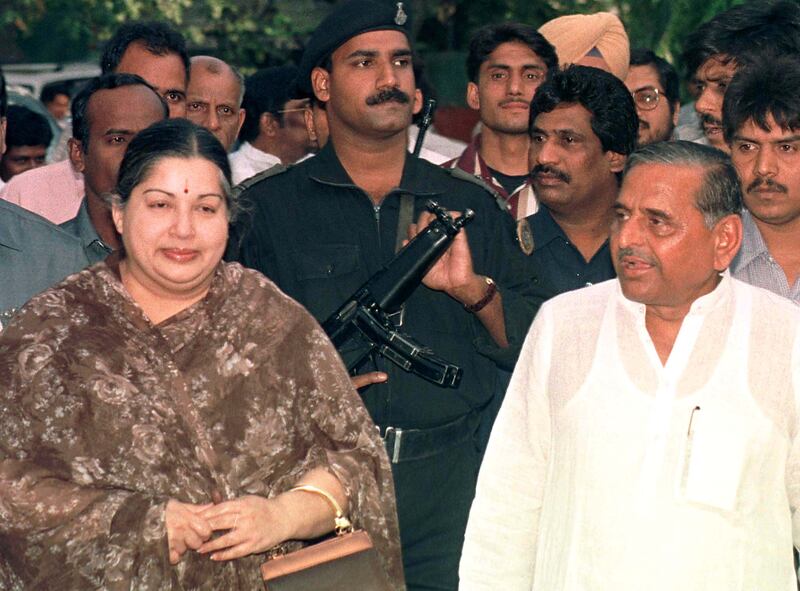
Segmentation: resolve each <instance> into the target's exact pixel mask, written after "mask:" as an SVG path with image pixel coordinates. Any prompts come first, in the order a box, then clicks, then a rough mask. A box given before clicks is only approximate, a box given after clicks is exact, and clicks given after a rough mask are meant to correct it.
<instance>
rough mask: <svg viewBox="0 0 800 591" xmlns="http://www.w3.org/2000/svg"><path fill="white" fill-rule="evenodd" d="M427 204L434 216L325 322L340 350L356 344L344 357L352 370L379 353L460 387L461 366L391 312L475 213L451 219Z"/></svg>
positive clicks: (423, 375)
mask: <svg viewBox="0 0 800 591" xmlns="http://www.w3.org/2000/svg"><path fill="white" fill-rule="evenodd" d="M426 207H427V209H428V211H430V212H431V213H433V214H435V215H436V219H434V220H433V221H432V222H431V223H430V224H429V225H428V227H427V228H425V229H424V230H423V231H422V232H420V233H419V234H417V235H416V236H415V237H414V239H413V240H411V241H410V242H409V243H408V244H407V245H406V246H405V247H403V248H402V249H401V250H400V251H398V253H397V254H396V255H395V256H394V258H393V259H392V260H391V261H389V262H388V263H387V264H386V265H385V266H384V267H383V268H382V269H381V270H380V271H378V272H377V273H375V274H374V275H373V276H372V277H370V278H369V279H368V280H367V282H366V283H365V284H364V285H362V286H361V287H360V288H359V289H358V290H357V291H356V292H355V293H354V294H353V295H352V296H350V298H348V300H347V301H346V302H345V303H344V305H342V306H341V307H340V308H339V309H338V310H337V311H336V312H334V313H333V314H332V315H331V316H330V317H329V318H328V319H327V320H326V321H325V322H324V323H323V324H322V328H323V329H324V330H325V332H326V333H328V336H329V337H330V339H331V341H333V344H334V346H335V347H336V348H337V349H338V350H339V352H340V353H343V352H349V351H350V350H352V349H353V348H358V351H359V353H358V354H357V355H356V356H355V358H354V359H352V360H350V361H347V362H346V363H347V369H348V370H349V371H350V372H351V373H354V372H356V371H357V370H358V369H359V368H360V367H361V366H362V365H363V364H364V362H365V361H366V360H367V358H368V357H369V356H371V355H374V354H376V353H377V354H379V355H381V356H383V357H385V358H386V359H388V360H389V361H391V362H392V363H395V364H396V365H398V366H399V367H401V368H403V369H404V370H406V371H409V372H412V373H414V374H416V375H418V376H420V377H421V378H424V379H426V380H428V381H430V382H433V383H434V384H439V385H440V386H446V387H450V388H456V387H458V383H459V381H460V380H461V374H462V371H461V368H460V367H458V366H456V365H453V364H451V363H448V362H447V361H445V360H444V359H442V358H440V357H438V356H437V355H436V354H435V353H434V352H433V351H432V350H431V349H429V348H428V347H425V346H424V345H421V344H419V343H417V342H416V341H414V339H412V338H411V337H410V336H408V335H406V334H403V333H401V332H400V331H399V330H397V326H396V325H395V323H394V322H393V321H392V318H391V316H392V315H396V314H398V313H399V314H400V315H401V316H402V313H403V304H404V302H405V301H406V300H407V299H408V298H409V297H411V294H412V293H413V292H414V290H415V289H416V288H417V287H418V286H419V284H420V283H422V278H423V277H424V276H425V274H426V273H427V272H428V270H429V269H430V268H431V267H432V266H433V264H434V263H435V262H436V261H437V260H438V259H439V257H441V256H442V255H443V254H444V252H445V251H446V250H447V248H448V247H449V246H450V243H451V242H452V241H453V239H454V238H455V236H456V234H458V233H459V231H461V228H462V227H464V226H465V225H466V224H467V223H469V222H470V221H471V220H472V218H473V217H475V213H474V212H473V211H472V210H470V209H467V210H466V211H465V212H464V213H463V215H462V216H461V217H460V218H458V219H456V220H453V218H452V217H450V215H449V214H448V213H447V212H446V211H445V210H444V209H443V208H441V207H439V206H438V205H437V204H436V203H435V202H433V201H428V203H427V205H426Z"/></svg>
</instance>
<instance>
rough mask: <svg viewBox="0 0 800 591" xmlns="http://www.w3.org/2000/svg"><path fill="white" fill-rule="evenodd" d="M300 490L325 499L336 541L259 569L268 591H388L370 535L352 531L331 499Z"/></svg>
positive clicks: (279, 558) (305, 488) (282, 557)
mask: <svg viewBox="0 0 800 591" xmlns="http://www.w3.org/2000/svg"><path fill="white" fill-rule="evenodd" d="M294 490H302V491H305V492H311V493H315V494H319V495H321V496H324V497H325V498H326V499H327V500H328V502H330V503H331V505H332V506H333V508H334V511H335V512H336V530H335V531H336V537H334V538H331V539H329V540H325V541H324V542H319V543H318V544H313V545H311V546H307V547H305V548H302V549H300V550H297V551H295V552H291V553H289V554H283V555H279V556H275V557H274V558H271V559H270V560H268V561H267V562H265V563H264V564H262V565H261V576H262V578H263V579H264V587H265V588H266V590H267V591H353V590H357V591H390V590H391V586H390V585H389V581H388V580H387V577H386V573H385V571H384V569H383V566H382V565H381V561H380V559H379V558H378V554H377V552H376V551H375V548H373V546H372V540H370V539H369V534H367V532H365V531H363V530H358V531H353V527H352V525H351V524H350V522H349V520H348V519H347V518H346V517H344V516H343V515H342V511H341V509H340V508H339V506H338V504H337V503H336V501H334V500H333V497H331V496H330V495H328V494H327V493H325V492H324V491H322V490H321V489H317V488H316V487H310V486H302V487H296V489H294Z"/></svg>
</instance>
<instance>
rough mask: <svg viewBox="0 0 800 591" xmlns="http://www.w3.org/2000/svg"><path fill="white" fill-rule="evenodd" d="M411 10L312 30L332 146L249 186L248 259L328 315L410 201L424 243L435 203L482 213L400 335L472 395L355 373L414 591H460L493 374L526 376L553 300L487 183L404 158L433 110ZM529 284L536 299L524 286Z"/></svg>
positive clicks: (375, 265) (398, 229)
mask: <svg viewBox="0 0 800 591" xmlns="http://www.w3.org/2000/svg"><path fill="white" fill-rule="evenodd" d="M406 10H408V8H407V7H406V4H405V3H397V4H396V5H386V4H379V3H377V2H372V1H368V0H356V1H354V2H349V3H346V4H343V5H340V6H339V7H338V8H337V9H335V10H334V12H333V13H332V14H331V15H330V16H329V17H328V18H327V19H326V20H325V21H324V22H323V23H322V24H321V25H320V27H319V28H318V29H317V31H316V32H315V33H314V34H313V35H312V38H311V40H310V41H309V44H308V46H307V49H306V53H305V55H304V57H303V61H302V63H301V67H300V72H301V78H300V84H304V85H306V86H310V87H311V88H308V89H307V90H308V92H309V93H310V92H313V93H314V95H315V96H316V97H317V98H318V99H319V100H320V101H323V102H325V103H326V113H327V118H328V123H329V127H330V140H329V141H328V143H327V144H326V145H325V147H324V148H323V149H322V150H321V151H320V153H319V154H318V155H317V156H315V157H314V158H311V159H309V160H306V161H304V162H302V163H300V164H297V165H295V166H292V167H289V168H288V169H284V171H283V172H278V171H277V169H276V168H273V169H271V170H270V171H266V172H264V173H262V174H261V175H257V176H256V177H254V178H253V179H250V180H247V181H245V182H244V183H242V187H243V188H244V192H243V194H242V199H243V200H244V202H245V206H246V207H248V208H249V209H250V210H251V212H252V223H251V224H250V227H249V230H245V235H244V239H243V242H242V247H241V254H240V255H239V257H238V258H239V259H240V260H241V261H242V262H243V263H244V264H246V265H248V266H251V267H253V268H256V269H258V270H260V271H262V272H264V273H265V274H266V275H268V276H269V277H270V278H271V279H273V280H274V281H275V282H276V283H277V284H278V285H279V287H280V288H281V289H283V290H284V291H285V292H286V293H287V294H289V295H290V296H292V297H294V298H295V299H297V300H298V301H300V302H301V303H302V304H303V305H305V306H306V307H307V308H308V309H309V310H310V311H311V313H312V314H314V316H315V317H316V318H317V319H319V320H324V319H325V318H326V317H327V316H328V315H330V314H331V313H332V312H334V311H335V310H336V309H337V308H338V307H339V306H341V305H342V304H343V303H344V302H345V301H346V300H347V298H348V297H349V296H351V295H352V294H353V293H354V292H355V291H356V289H357V288H358V287H359V286H361V285H362V284H363V283H364V282H365V281H366V280H367V279H368V278H369V277H370V275H372V274H374V273H375V272H377V271H378V270H379V269H380V268H381V267H382V266H383V265H385V264H386V263H387V262H388V261H389V260H390V259H391V258H392V256H393V255H394V253H395V250H396V248H397V243H398V238H399V239H400V240H401V241H402V239H403V238H404V237H405V236H406V235H407V230H406V228H407V223H404V222H403V219H402V217H403V216H401V209H405V207H404V205H403V204H407V206H410V208H411V212H413V213H412V215H409V216H408V218H409V219H417V224H416V225H413V227H412V228H411V234H413V233H414V232H415V231H416V229H417V228H421V227H422V226H424V225H425V223H426V222H427V220H428V219H429V217H428V216H427V215H426V214H424V213H421V212H423V210H424V204H425V202H426V201H427V200H428V199H434V200H436V201H438V202H439V203H440V205H442V206H443V207H445V208H447V209H450V210H455V211H458V212H463V211H464V210H465V209H467V208H470V209H473V210H474V211H475V219H474V221H473V222H472V223H471V224H470V225H469V226H467V227H466V228H465V229H464V230H463V231H462V232H461V233H460V234H459V235H458V236H457V237H456V239H455V241H454V242H453V244H452V245H451V247H450V249H449V250H448V251H447V252H446V253H445V255H444V256H443V257H442V259H440V260H439V262H438V263H437V264H436V266H434V267H433V268H432V269H431V271H430V272H429V273H428V275H427V276H426V278H425V284H424V285H423V286H420V287H419V288H418V289H417V290H416V291H415V292H414V293H413V294H412V296H411V297H410V299H409V300H408V301H407V302H406V305H405V312H404V314H403V318H402V330H403V332H405V333H407V334H409V335H410V336H412V337H413V338H414V339H416V340H418V341H419V342H421V343H424V344H425V345H427V346H429V347H430V348H431V349H433V351H435V352H436V353H437V354H438V355H440V356H441V357H443V358H445V359H447V360H448V361H450V362H452V363H455V364H457V365H459V366H460V367H461V368H463V370H464V375H463V378H462V380H461V383H460V385H459V387H458V388H442V387H439V386H436V385H434V384H432V383H430V382H427V381H425V380H423V379H421V378H420V377H418V376H416V375H414V374H412V373H407V372H405V371H402V370H400V369H399V368H398V367H396V366H394V365H392V364H390V363H387V362H386V360H385V359H383V358H380V357H377V358H375V359H373V360H372V361H371V362H370V364H371V366H370V368H369V369H371V370H374V371H371V372H370V373H369V374H368V375H366V376H358V377H357V378H354V381H355V382H356V383H357V384H358V385H360V386H362V391H361V393H362V396H363V399H364V402H365V404H366V406H367V408H368V409H369V411H370V413H371V415H372V417H373V419H374V420H375V422H376V423H377V425H378V427H379V429H380V431H381V434H382V435H383V436H384V437H385V441H386V445H387V451H388V454H389V457H390V458H391V460H392V462H393V463H392V467H393V469H394V477H395V489H396V494H397V503H398V514H399V518H400V530H401V538H402V545H403V558H404V568H405V573H406V578H407V582H408V588H409V589H453V590H455V589H456V588H457V585H458V577H457V566H458V558H459V556H460V552H461V544H462V541H463V534H464V528H465V525H466V519H467V514H468V510H469V506H470V503H471V501H472V496H473V494H474V487H475V478H476V473H477V469H478V466H479V464H480V452H479V450H478V444H477V432H478V426H479V424H480V423H481V421H482V419H483V415H484V409H485V408H486V407H487V405H488V404H489V401H490V400H491V398H492V396H493V394H494V392H495V388H496V380H497V372H496V371H495V368H496V367H497V364H498V363H502V364H505V365H506V366H510V365H513V363H514V361H515V358H516V354H517V350H518V347H519V345H520V343H521V341H522V339H523V338H524V336H525V334H526V332H527V329H528V325H529V323H530V321H531V318H532V316H533V313H534V310H535V308H536V307H537V305H538V303H539V302H540V299H537V298H536V297H534V296H533V295H532V294H533V293H534V292H535V291H536V290H537V289H538V288H537V286H536V285H535V284H533V283H532V281H531V278H530V276H529V275H527V276H526V274H525V272H524V270H523V269H522V267H521V266H524V264H525V262H526V261H525V260H524V256H522V254H521V252H520V250H519V249H518V248H517V247H516V246H515V244H514V243H513V220H512V219H511V218H510V216H508V214H506V213H504V212H503V211H502V210H501V209H500V208H499V207H498V206H497V204H496V203H495V201H494V200H493V199H492V198H491V197H490V195H489V194H488V192H487V190H486V189H485V187H483V185H482V184H481V183H480V182H479V181H477V180H476V179H474V177H472V176H470V175H465V174H463V173H462V172H460V171H450V170H445V169H442V168H439V167H437V166H434V165H433V164H430V163H428V162H426V161H424V160H421V159H418V158H415V157H413V156H411V155H409V154H408V152H407V149H406V132H407V127H408V125H409V124H410V122H411V116H412V113H413V112H414V110H416V109H418V108H419V107H420V105H419V98H418V93H416V92H415V91H416V85H415V79H414V74H413V69H412V63H411V59H412V57H411V48H410V46H409V41H408V37H407V29H406V28H405V26H404V25H405V24H406V22H407V20H408V15H407V14H406ZM462 176H463V179H462V178H460V177H462ZM407 206H406V207H407ZM417 216H419V217H417ZM489 278H491V281H490V280H489ZM521 281H525V282H526V283H525V284H524V288H525V289H526V290H527V291H526V293H524V294H523V293H522V292H523V291H524V289H523V287H522V286H520V288H519V289H517V288H515V286H514V284H515V283H519V282H521ZM298 354H302V353H300V352H299V353H298Z"/></svg>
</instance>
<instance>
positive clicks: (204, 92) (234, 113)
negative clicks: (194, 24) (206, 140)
mask: <svg viewBox="0 0 800 591" xmlns="http://www.w3.org/2000/svg"><path fill="white" fill-rule="evenodd" d="M191 64H192V66H191V74H190V76H189V86H188V88H187V90H186V118H187V119H189V121H193V122H194V123H197V125H202V126H203V127H205V128H206V129H208V130H209V131H210V132H211V133H213V134H214V135H215V136H216V138H217V139H218V140H219V141H220V142H221V143H222V145H223V146H224V147H225V150H226V151H228V152H230V150H231V147H233V144H234V142H235V141H236V136H238V135H239V130H240V129H241V127H242V123H244V116H245V111H244V109H242V99H243V98H244V77H243V76H242V74H241V72H239V70H237V69H236V68H234V67H233V66H231V65H229V64H227V63H225V62H223V61H222V60H221V59H217V58H215V57H211V56H209V55H197V56H194V57H193V58H192V59H191Z"/></svg>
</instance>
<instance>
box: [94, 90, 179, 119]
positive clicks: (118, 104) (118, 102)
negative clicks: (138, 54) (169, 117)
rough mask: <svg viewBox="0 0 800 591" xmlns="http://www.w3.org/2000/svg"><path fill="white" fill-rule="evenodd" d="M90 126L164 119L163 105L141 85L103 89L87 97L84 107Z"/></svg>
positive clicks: (152, 93) (150, 91) (153, 93)
mask: <svg viewBox="0 0 800 591" xmlns="http://www.w3.org/2000/svg"><path fill="white" fill-rule="evenodd" d="M86 112H87V115H88V120H89V122H90V125H91V124H94V123H95V122H97V123H102V126H103V127H116V126H117V124H116V122H117V121H135V120H137V119H142V118H147V119H151V118H152V116H153V115H155V118H154V119H153V120H154V121H159V120H161V119H163V118H164V116H165V115H164V103H163V102H162V101H161V98H160V97H159V96H158V95H157V94H156V93H155V92H153V91H152V90H151V89H149V88H147V87H146V86H144V85H143V84H130V85H127V86H119V87H117V88H104V89H102V90H98V91H97V92H95V93H94V94H92V96H90V97H89V102H88V103H87V105H86Z"/></svg>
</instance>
